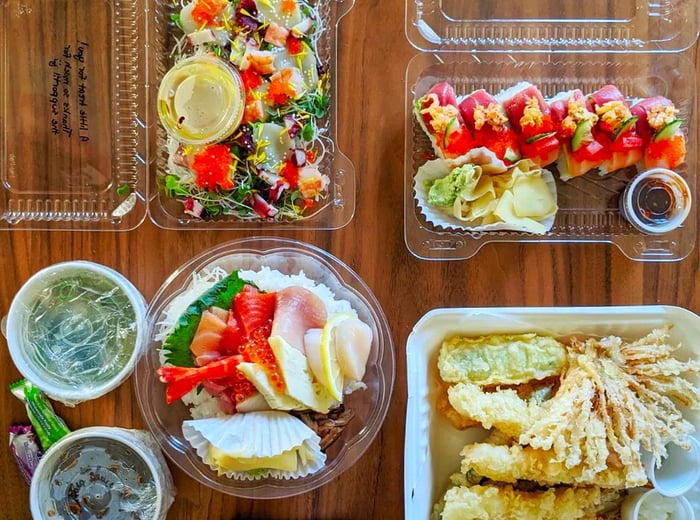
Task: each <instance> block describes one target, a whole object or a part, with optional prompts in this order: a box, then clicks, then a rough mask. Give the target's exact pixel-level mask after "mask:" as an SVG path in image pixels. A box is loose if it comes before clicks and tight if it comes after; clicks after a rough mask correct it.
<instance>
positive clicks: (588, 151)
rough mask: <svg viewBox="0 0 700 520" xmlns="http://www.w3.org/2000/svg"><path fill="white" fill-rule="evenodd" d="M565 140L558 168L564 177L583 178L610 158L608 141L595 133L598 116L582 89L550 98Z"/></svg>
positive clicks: (562, 177)
mask: <svg viewBox="0 0 700 520" xmlns="http://www.w3.org/2000/svg"><path fill="white" fill-rule="evenodd" d="M549 107H550V109H551V112H552V116H553V118H554V120H555V121H556V124H557V135H558V137H559V140H560V142H561V143H562V148H561V153H560V154H559V158H558V159H557V170H559V177H560V178H561V179H562V180H569V179H571V178H573V177H579V176H581V175H584V174H585V173H588V172H589V171H591V170H594V169H596V168H598V167H600V165H601V164H603V162H604V161H605V160H606V159H607V158H609V153H608V152H607V151H606V150H605V143H604V142H603V141H602V140H601V139H600V138H598V136H597V135H596V134H594V132H593V130H594V128H595V126H596V123H597V122H598V116H597V115H596V114H595V112H594V111H593V106H592V105H591V103H590V101H589V100H588V99H587V98H586V96H584V95H583V92H581V91H580V90H579V89H575V90H570V91H568V92H561V93H559V94H557V95H556V96H554V97H553V98H552V99H551V100H550V101H549Z"/></svg>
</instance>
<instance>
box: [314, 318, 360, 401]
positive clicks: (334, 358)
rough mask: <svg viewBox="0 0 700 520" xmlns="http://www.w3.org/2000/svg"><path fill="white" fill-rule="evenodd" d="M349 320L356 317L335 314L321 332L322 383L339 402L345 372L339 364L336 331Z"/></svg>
mask: <svg viewBox="0 0 700 520" xmlns="http://www.w3.org/2000/svg"><path fill="white" fill-rule="evenodd" d="M348 318H354V315H352V314H350V313H347V312H345V313H340V314H334V315H333V316H331V317H330V318H329V319H328V321H327V322H326V324H325V325H324V326H323V331H322V332H321V366H322V368H323V381H322V383H323V385H324V386H325V387H326V388H327V389H328V392H329V393H330V394H331V396H332V397H333V399H336V400H337V401H339V402H342V401H343V372H342V371H341V370H340V365H339V364H338V355H337V353H336V350H335V336H334V331H335V328H336V327H337V326H338V324H339V323H340V322H342V321H344V320H346V319H348Z"/></svg>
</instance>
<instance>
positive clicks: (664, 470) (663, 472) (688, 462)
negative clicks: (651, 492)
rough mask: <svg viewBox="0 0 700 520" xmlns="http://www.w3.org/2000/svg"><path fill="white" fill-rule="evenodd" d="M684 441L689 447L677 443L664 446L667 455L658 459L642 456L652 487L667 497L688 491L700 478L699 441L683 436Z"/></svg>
mask: <svg viewBox="0 0 700 520" xmlns="http://www.w3.org/2000/svg"><path fill="white" fill-rule="evenodd" d="M683 442H684V443H687V444H688V445H689V446H690V449H687V450H686V449H684V448H683V447H681V446H678V445H677V444H673V443H670V444H669V445H668V446H666V451H667V453H668V455H667V456H666V457H665V458H663V459H661V460H660V464H659V463H658V462H659V459H658V458H657V457H652V456H648V457H644V458H643V460H644V466H645V469H646V472H647V476H648V477H649V481H650V482H651V483H652V485H653V486H654V489H655V490H656V491H657V492H659V493H660V494H662V495H664V496H667V497H677V496H680V495H683V494H685V493H687V492H688V491H690V490H691V489H692V488H693V486H695V484H697V482H698V481H699V480H700V442H698V441H697V440H696V439H695V438H694V437H690V436H688V437H685V438H684V439H683Z"/></svg>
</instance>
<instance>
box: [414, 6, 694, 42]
mask: <svg viewBox="0 0 700 520" xmlns="http://www.w3.org/2000/svg"><path fill="white" fill-rule="evenodd" d="M698 5H699V4H698V3H697V2H696V1H695V0H660V1H658V2H655V1H651V0H632V1H629V2H608V1H607V0H590V1H588V2H585V4H582V3H581V2H578V1H577V0H563V1H556V2H529V3H527V5H525V4H524V3H523V2H517V1H515V0H490V1H489V2H465V1H463V0H406V37H407V38H408V40H409V41H410V42H411V44H413V46H414V47H416V48H418V49H421V50H465V51H473V50H505V51H509V50H543V49H552V50H618V51H625V52H630V51H675V50H681V49H686V48H687V47H689V46H690V45H692V44H693V42H694V41H695V39H696V38H697V36H698Z"/></svg>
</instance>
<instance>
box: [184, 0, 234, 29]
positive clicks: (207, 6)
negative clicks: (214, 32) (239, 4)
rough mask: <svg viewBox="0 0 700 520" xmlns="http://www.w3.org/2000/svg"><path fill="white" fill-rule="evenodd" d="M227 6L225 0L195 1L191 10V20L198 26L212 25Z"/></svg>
mask: <svg viewBox="0 0 700 520" xmlns="http://www.w3.org/2000/svg"><path fill="white" fill-rule="evenodd" d="M227 5H228V2H227V1H226V0H197V1H196V2H195V4H194V7H193V8H192V19H193V20H194V21H195V22H196V23H197V25H200V26H201V25H206V26H209V25H214V24H215V22H216V17H217V16H219V14H221V12H222V11H223V10H224V9H225V8H226V6H227Z"/></svg>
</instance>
